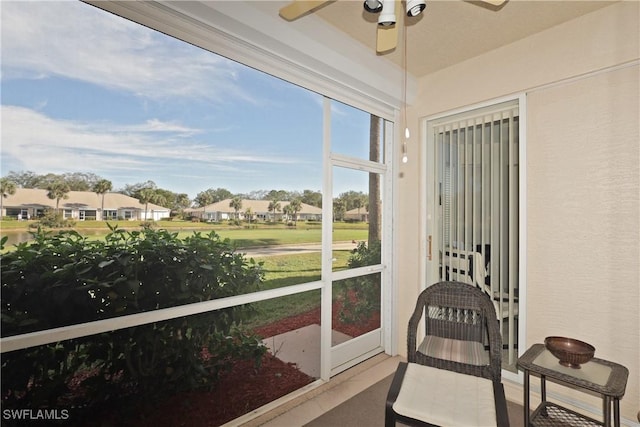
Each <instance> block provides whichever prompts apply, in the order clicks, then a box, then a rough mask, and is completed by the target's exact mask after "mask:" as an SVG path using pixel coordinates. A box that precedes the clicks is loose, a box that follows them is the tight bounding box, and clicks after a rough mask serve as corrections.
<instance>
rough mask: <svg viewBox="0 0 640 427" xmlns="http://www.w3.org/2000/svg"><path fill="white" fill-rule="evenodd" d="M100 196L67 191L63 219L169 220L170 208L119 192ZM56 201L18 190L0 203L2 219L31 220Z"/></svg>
mask: <svg viewBox="0 0 640 427" xmlns="http://www.w3.org/2000/svg"><path fill="white" fill-rule="evenodd" d="M102 206H103V201H102V195H101V194H96V193H94V192H92V191H70V192H69V193H67V198H66V199H60V203H59V204H58V208H59V209H60V212H62V214H63V215H64V217H65V218H69V219H75V220H78V221H84V220H89V219H96V220H116V219H125V220H154V221H157V220H160V219H162V218H168V217H169V214H170V212H171V209H169V208H165V207H163V206H159V205H155V204H153V203H149V204H148V205H147V206H146V210H145V204H144V203H140V201H139V200H138V199H136V198H134V197H129V196H126V195H124V194H120V193H105V194H104V211H103V210H102ZM55 208H56V200H55V199H50V198H49V197H47V190H42V189H36V188H18V189H16V192H15V194H12V195H9V196H8V197H6V198H5V199H4V200H3V203H2V216H3V217H10V218H16V219H32V218H37V217H38V216H41V215H42V214H44V211H45V210H46V209H55Z"/></svg>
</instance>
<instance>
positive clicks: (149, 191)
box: [137, 188, 156, 220]
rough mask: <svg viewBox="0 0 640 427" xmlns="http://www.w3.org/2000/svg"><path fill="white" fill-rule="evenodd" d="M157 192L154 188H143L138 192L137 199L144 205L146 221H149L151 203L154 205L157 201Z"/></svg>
mask: <svg viewBox="0 0 640 427" xmlns="http://www.w3.org/2000/svg"><path fill="white" fill-rule="evenodd" d="M155 195H156V192H155V190H154V189H153V188H143V189H141V190H140V191H138V197H137V199H138V200H139V201H140V203H142V204H144V219H145V220H148V219H149V214H148V212H149V203H152V202H153V200H155Z"/></svg>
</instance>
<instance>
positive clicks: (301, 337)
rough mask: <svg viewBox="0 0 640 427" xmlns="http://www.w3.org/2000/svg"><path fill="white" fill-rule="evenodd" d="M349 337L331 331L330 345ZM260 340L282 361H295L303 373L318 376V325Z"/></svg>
mask: <svg viewBox="0 0 640 427" xmlns="http://www.w3.org/2000/svg"><path fill="white" fill-rule="evenodd" d="M350 339H351V337H350V336H349V335H345V334H343V333H341V332H338V331H332V333H331V345H332V346H334V345H337V344H340V343H343V342H345V341H349V340H350ZM262 342H263V343H264V344H265V345H266V346H267V347H268V348H269V352H270V353H271V354H273V355H274V356H276V357H277V358H278V359H280V360H282V361H283V362H288V363H295V364H296V365H298V369H300V370H301V371H302V372H304V373H305V374H307V375H309V376H310V377H313V378H320V325H309V326H305V327H303V328H300V329H296V330H294V331H289V332H285V333H283V334H280V335H276V336H274V337H271V338H266V339H264V340H262Z"/></svg>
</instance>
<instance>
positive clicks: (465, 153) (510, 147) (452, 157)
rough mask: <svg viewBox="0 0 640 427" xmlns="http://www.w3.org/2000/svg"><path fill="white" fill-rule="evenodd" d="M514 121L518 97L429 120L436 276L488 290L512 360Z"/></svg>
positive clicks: (515, 302) (516, 123) (514, 329)
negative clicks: (434, 185) (437, 253)
mask: <svg viewBox="0 0 640 427" xmlns="http://www.w3.org/2000/svg"><path fill="white" fill-rule="evenodd" d="M518 127H519V116H518V105H517V102H513V103H505V104H500V105H498V106H494V107H492V108H490V109H485V110H480V111H478V110H476V111H475V112H471V113H469V114H466V115H465V116H455V117H451V118H449V119H448V120H443V121H439V122H438V123H436V124H435V125H434V126H433V130H434V135H433V136H434V140H435V141H436V156H437V157H436V158H437V159H438V160H437V168H438V171H437V177H438V183H439V185H438V191H439V194H438V203H439V212H440V215H439V216H440V218H439V222H438V227H439V233H438V235H439V239H440V242H438V243H439V248H441V251H440V277H441V279H442V280H459V281H464V282H467V283H471V284H474V285H476V286H478V287H480V288H481V289H483V290H485V292H487V294H489V295H490V296H491V297H492V299H493V301H494V304H495V307H496V312H497V313H498V318H499V320H500V326H501V331H502V333H503V343H504V345H505V348H506V349H507V350H508V351H507V355H506V357H505V359H506V360H504V361H505V362H507V363H508V365H509V366H512V365H515V361H516V358H517V318H518V208H519V206H518V157H519V156H518Z"/></svg>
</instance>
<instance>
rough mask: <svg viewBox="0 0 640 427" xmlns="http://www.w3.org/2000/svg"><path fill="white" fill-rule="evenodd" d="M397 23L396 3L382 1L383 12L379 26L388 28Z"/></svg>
mask: <svg viewBox="0 0 640 427" xmlns="http://www.w3.org/2000/svg"><path fill="white" fill-rule="evenodd" d="M395 23H396V14H395V1H394V0H382V12H380V16H379V17H378V25H382V26H383V27H388V26H391V25H394V24H395Z"/></svg>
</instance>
